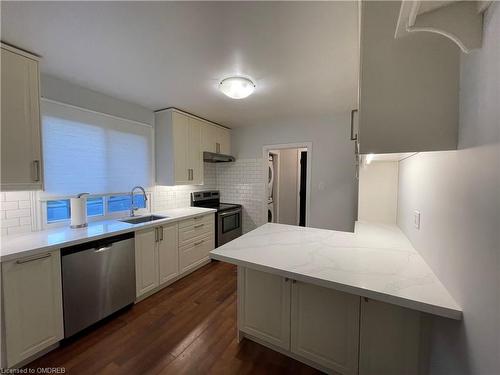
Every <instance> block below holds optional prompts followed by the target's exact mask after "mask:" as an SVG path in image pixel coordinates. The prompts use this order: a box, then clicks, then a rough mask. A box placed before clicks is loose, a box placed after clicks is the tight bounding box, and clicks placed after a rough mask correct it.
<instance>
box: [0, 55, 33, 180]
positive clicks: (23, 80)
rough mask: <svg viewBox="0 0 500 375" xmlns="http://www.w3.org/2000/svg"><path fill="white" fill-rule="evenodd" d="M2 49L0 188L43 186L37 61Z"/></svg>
mask: <svg viewBox="0 0 500 375" xmlns="http://www.w3.org/2000/svg"><path fill="white" fill-rule="evenodd" d="M1 51H2V57H1V59H2V67H1V70H2V82H1V86H2V111H1V112H2V114H1V126H2V129H1V132H2V137H1V183H2V185H1V189H2V190H35V189H36V190H38V189H42V188H43V182H42V177H43V173H42V157H41V137H40V96H39V74H38V62H37V61H35V60H32V59H30V58H27V57H25V56H22V55H20V54H17V53H14V52H11V51H10V50H6V49H4V48H2V49H1Z"/></svg>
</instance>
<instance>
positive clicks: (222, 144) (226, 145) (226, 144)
mask: <svg viewBox="0 0 500 375" xmlns="http://www.w3.org/2000/svg"><path fill="white" fill-rule="evenodd" d="M216 147H217V148H218V151H217V152H219V153H221V154H226V155H230V154H231V133H230V131H229V129H224V128H221V127H218V128H217V145H216Z"/></svg>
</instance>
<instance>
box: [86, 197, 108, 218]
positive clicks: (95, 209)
mask: <svg viewBox="0 0 500 375" xmlns="http://www.w3.org/2000/svg"><path fill="white" fill-rule="evenodd" d="M102 215H104V198H103V197H97V198H87V216H102Z"/></svg>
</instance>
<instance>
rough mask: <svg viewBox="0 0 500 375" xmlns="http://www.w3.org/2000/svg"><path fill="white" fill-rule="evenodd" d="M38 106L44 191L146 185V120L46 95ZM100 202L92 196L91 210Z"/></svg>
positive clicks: (95, 191)
mask: <svg viewBox="0 0 500 375" xmlns="http://www.w3.org/2000/svg"><path fill="white" fill-rule="evenodd" d="M41 111H42V135H43V137H42V139H43V157H44V177H45V190H46V195H47V196H73V195H77V194H79V193H81V192H89V193H90V194H92V195H107V194H109V193H112V192H125V191H130V189H131V188H132V187H133V186H135V185H142V186H151V183H152V166H153V152H152V151H153V128H152V127H151V126H150V125H148V124H142V123H138V122H134V121H129V120H126V119H120V118H117V117H113V116H109V115H106V114H102V113H96V112H92V111H88V110H86V109H82V108H77V107H73V106H68V105H65V104H61V103H57V102H52V101H49V100H42V103H41ZM44 194H45V193H44ZM101 208H104V207H103V205H102V202H101V204H100V203H99V201H94V202H93V206H92V210H97V212H102V210H101ZM99 210H101V211H99ZM92 212H94V211H92Z"/></svg>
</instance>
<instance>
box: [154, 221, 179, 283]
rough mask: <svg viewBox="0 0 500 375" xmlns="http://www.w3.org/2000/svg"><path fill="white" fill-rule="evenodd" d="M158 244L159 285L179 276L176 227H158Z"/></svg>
mask: <svg viewBox="0 0 500 375" xmlns="http://www.w3.org/2000/svg"><path fill="white" fill-rule="evenodd" d="M160 228H161V229H160V230H161V231H162V233H160V242H159V243H158V263H159V265H160V267H159V275H160V276H159V277H160V284H164V283H166V282H168V281H170V280H172V279H175V278H176V277H177V276H179V249H178V229H177V225H168V226H163V227H160Z"/></svg>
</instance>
